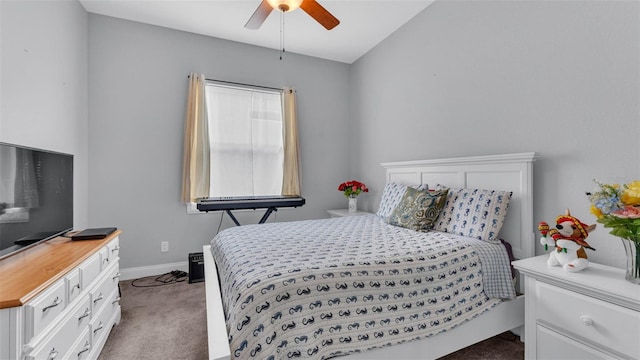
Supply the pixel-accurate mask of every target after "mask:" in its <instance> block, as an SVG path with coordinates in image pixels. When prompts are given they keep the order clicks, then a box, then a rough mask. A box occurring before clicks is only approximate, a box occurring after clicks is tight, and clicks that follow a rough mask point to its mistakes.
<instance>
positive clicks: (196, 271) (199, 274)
mask: <svg viewBox="0 0 640 360" xmlns="http://www.w3.org/2000/svg"><path fill="white" fill-rule="evenodd" d="M201 281H204V257H203V254H202V253H201V252H200V253H190V254H189V284H191V283H194V282H201Z"/></svg>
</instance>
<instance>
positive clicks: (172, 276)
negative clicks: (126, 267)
mask: <svg viewBox="0 0 640 360" xmlns="http://www.w3.org/2000/svg"><path fill="white" fill-rule="evenodd" d="M147 278H148V277H146V278H140V279H135V280H133V281H131V286H133V287H138V288H145V287H156V286H164V285H171V284H175V283H179V282H183V281H185V280H186V279H187V273H186V272H184V271H180V270H173V271H172V272H168V273H166V274H162V275H160V276H158V277H156V278H155V280H154V281H155V282H156V284H152V285H136V281H140V280H144V279H147Z"/></svg>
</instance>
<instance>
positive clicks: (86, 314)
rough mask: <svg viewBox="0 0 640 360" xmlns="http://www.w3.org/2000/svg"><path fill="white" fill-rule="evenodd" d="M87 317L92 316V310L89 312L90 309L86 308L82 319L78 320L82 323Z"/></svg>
mask: <svg viewBox="0 0 640 360" xmlns="http://www.w3.org/2000/svg"><path fill="white" fill-rule="evenodd" d="M87 316H91V310H89V308H86V309H85V310H84V314H82V315H80V317H79V318H78V321H81V320H82V319H84V318H86V317H87Z"/></svg>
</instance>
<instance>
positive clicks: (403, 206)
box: [387, 187, 447, 231]
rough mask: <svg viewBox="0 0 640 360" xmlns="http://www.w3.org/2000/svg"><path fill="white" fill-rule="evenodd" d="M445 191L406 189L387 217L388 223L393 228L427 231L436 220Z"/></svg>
mask: <svg viewBox="0 0 640 360" xmlns="http://www.w3.org/2000/svg"><path fill="white" fill-rule="evenodd" d="M446 198H447V190H438V191H429V190H418V189H414V188H411V187H409V188H407V189H406V191H405V193H404V195H403V196H402V199H401V200H400V202H399V204H398V206H396V208H395V209H393V211H392V212H391V214H390V215H389V219H388V221H387V222H388V223H389V224H391V225H395V226H401V227H404V228H408V229H412V230H416V231H429V230H431V228H432V227H433V223H434V222H435V221H436V219H437V218H438V215H439V214H440V211H441V210H442V207H443V206H444V202H445V200H446Z"/></svg>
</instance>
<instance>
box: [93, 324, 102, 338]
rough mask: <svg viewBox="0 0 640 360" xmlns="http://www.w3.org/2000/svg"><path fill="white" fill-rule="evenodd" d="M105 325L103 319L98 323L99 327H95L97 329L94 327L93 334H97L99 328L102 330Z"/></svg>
mask: <svg viewBox="0 0 640 360" xmlns="http://www.w3.org/2000/svg"><path fill="white" fill-rule="evenodd" d="M103 327H104V325H102V321H100V322H99V323H98V327H97V328H95V329H93V334H94V335H95V334H96V332H97V331H98V330H102V328H103Z"/></svg>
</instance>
